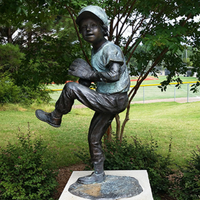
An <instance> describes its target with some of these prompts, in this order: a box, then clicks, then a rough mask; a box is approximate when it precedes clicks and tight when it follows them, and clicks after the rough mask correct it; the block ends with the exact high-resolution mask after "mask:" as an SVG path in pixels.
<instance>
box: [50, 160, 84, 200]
mask: <svg viewBox="0 0 200 200" xmlns="http://www.w3.org/2000/svg"><path fill="white" fill-rule="evenodd" d="M84 169H85V164H77V165H72V166H69V167H64V168H60V169H59V174H58V177H57V182H58V187H57V192H56V193H55V194H54V197H53V198H54V199H55V200H57V199H59V197H60V195H61V194H62V191H63V190H64V188H65V185H66V184H67V182H68V180H69V178H70V176H71V174H72V172H73V171H83V170H84Z"/></svg>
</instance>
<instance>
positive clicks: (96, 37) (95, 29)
mask: <svg viewBox="0 0 200 200" xmlns="http://www.w3.org/2000/svg"><path fill="white" fill-rule="evenodd" d="M80 28H81V33H82V36H83V39H84V40H85V41H87V42H89V43H92V44H98V42H101V41H102V39H103V38H104V34H103V31H102V28H101V26H100V24H99V23H98V22H97V21H95V20H94V19H92V18H88V19H84V20H82V22H81V26H80Z"/></svg>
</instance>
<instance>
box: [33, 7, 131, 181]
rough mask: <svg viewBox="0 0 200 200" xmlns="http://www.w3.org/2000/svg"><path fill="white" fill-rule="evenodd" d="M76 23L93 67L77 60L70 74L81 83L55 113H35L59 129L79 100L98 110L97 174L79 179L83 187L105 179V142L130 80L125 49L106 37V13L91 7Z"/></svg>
mask: <svg viewBox="0 0 200 200" xmlns="http://www.w3.org/2000/svg"><path fill="white" fill-rule="evenodd" d="M76 23H77V25H78V26H79V30H80V33H81V34H82V36H83V39H84V40H86V41H87V42H89V43H91V44H92V47H93V48H92V57H91V65H92V68H91V67H90V65H89V64H88V63H87V62H86V61H84V60H83V59H80V58H79V59H76V60H75V61H74V62H73V63H72V64H71V66H70V68H69V72H68V73H69V74H70V75H74V76H77V77H79V78H80V79H79V83H75V82H69V83H66V84H65V86H64V88H63V91H62V93H61V95H60V97H59V99H58V101H57V102H56V105H55V110H54V111H53V112H51V113H46V112H44V111H43V110H36V113H35V114H36V116H37V118H38V119H40V120H42V121H44V122H47V123H48V124H50V125H51V126H54V127H59V126H60V124H61V120H62V115H64V114H67V113H68V112H70V110H71V108H72V105H73V103H74V100H75V99H77V100H78V101H80V102H81V103H82V104H84V105H85V106H87V107H88V108H90V109H92V110H94V111H95V114H94V116H93V118H92V121H91V124H90V128H89V133H88V142H89V150H90V156H91V160H92V163H93V165H94V172H93V173H92V174H91V175H90V176H86V177H81V178H79V179H78V180H77V181H78V183H81V184H92V183H100V182H102V181H104V180H105V173H104V160H105V158H104V154H103V151H102V146H101V139H102V137H103V135H104V133H105V132H106V130H107V128H108V127H109V125H110V124H111V122H112V120H113V119H114V117H115V115H116V114H118V113H120V112H122V111H123V110H124V109H125V108H126V107H127V104H128V95H127V91H128V90H129V86H130V79H129V73H128V69H127V66H126V61H125V58H124V55H123V53H122V51H121V49H120V48H119V47H118V46H116V45H115V44H114V43H112V42H110V41H107V40H106V38H105V36H107V35H108V18H107V15H106V13H105V12H104V10H103V9H102V8H100V7H98V6H87V7H85V8H83V9H82V10H81V11H80V13H79V15H78V17H77V19H76ZM91 82H95V83H96V84H97V89H96V91H94V90H92V89H90V88H89V86H90V84H91Z"/></svg>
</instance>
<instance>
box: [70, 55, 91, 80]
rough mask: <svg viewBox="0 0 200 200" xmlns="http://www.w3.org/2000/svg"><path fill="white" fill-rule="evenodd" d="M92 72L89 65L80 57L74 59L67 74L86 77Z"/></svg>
mask: <svg viewBox="0 0 200 200" xmlns="http://www.w3.org/2000/svg"><path fill="white" fill-rule="evenodd" d="M92 72H93V70H92V69H91V67H90V65H89V64H88V63H87V62H86V61H85V60H83V59H81V58H77V59H76V60H74V61H73V62H72V64H71V65H70V67H69V70H68V74H69V75H73V76H76V77H79V78H82V79H88V75H89V74H91V73H92Z"/></svg>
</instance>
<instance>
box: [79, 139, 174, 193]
mask: <svg viewBox="0 0 200 200" xmlns="http://www.w3.org/2000/svg"><path fill="white" fill-rule="evenodd" d="M157 149H158V145H157V142H156V141H154V139H153V138H151V141H150V142H149V143H142V142H141V141H140V140H139V139H138V138H137V137H134V138H132V142H131V141H130V140H129V142H128V141H127V140H126V139H125V138H124V139H123V141H122V142H120V141H118V140H112V141H106V142H105V143H104V153H105V157H106V160H105V162H104V168H105V170H147V171H148V175H149V179H150V184H151V187H152V191H153V193H154V194H158V193H161V192H165V193H166V192H167V191H168V188H169V185H170V182H169V180H168V178H167V176H168V175H169V174H170V173H171V169H170V165H171V164H172V162H171V159H170V152H171V142H170V144H169V152H168V155H167V156H163V155H160V154H159V153H158V152H157ZM76 155H77V156H78V157H79V158H80V159H81V160H82V161H83V162H84V163H85V164H87V165H88V166H90V167H91V165H90V162H89V159H88V154H87V153H85V152H84V150H81V151H79V152H78V153H77V154H76Z"/></svg>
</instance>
